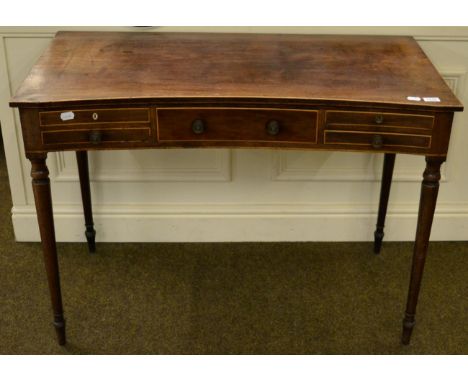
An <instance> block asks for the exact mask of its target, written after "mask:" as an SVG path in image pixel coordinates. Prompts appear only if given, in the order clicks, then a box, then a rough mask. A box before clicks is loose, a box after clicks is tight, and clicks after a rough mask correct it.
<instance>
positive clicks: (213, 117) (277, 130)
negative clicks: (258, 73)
mask: <svg viewBox="0 0 468 382" xmlns="http://www.w3.org/2000/svg"><path fill="white" fill-rule="evenodd" d="M156 113H157V126H158V140H159V141H161V142H163V141H220V142H222V141H224V142H236V141H237V142H239V141H243V142H249V141H250V142H278V143H287V142H300V143H306V144H309V143H310V144H315V143H317V131H318V130H317V121H318V112H317V111H316V110H312V111H310V110H296V109H294V110H290V109H237V108H158V109H157V110H156Z"/></svg>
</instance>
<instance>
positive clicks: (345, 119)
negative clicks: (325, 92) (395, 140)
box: [325, 110, 434, 130]
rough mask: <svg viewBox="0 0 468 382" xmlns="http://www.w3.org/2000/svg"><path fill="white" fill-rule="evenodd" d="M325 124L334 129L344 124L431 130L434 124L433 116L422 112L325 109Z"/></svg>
mask: <svg viewBox="0 0 468 382" xmlns="http://www.w3.org/2000/svg"><path fill="white" fill-rule="evenodd" d="M325 125H326V127H327V128H330V129H336V128H338V127H339V128H344V127H346V126H350V127H351V126H359V125H367V126H376V127H377V126H381V127H386V128H389V129H391V128H392V127H396V128H412V129H425V130H431V129H432V128H433V126H434V116H432V115H422V114H402V113H387V112H385V113H380V112H364V111H339V110H327V111H326V112H325Z"/></svg>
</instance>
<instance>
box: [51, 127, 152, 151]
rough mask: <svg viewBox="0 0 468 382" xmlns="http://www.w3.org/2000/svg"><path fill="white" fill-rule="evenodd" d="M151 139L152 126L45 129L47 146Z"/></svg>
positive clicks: (141, 141) (94, 144)
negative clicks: (101, 128)
mask: <svg viewBox="0 0 468 382" xmlns="http://www.w3.org/2000/svg"><path fill="white" fill-rule="evenodd" d="M150 141H151V128H149V127H142V128H138V127H134V128H125V129H103V130H96V129H74V130H59V131H43V132H42V143H43V144H44V145H45V146H66V145H77V144H78V145H80V144H83V145H88V146H96V147H100V146H105V145H106V144H107V143H122V144H125V143H145V142H150Z"/></svg>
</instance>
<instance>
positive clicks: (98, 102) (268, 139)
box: [10, 32, 463, 345]
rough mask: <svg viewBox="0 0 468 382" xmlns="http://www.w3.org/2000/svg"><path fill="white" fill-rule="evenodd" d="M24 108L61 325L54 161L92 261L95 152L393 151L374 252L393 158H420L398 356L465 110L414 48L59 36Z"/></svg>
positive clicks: (21, 94) (259, 38)
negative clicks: (74, 177) (65, 160)
mask: <svg viewBox="0 0 468 382" xmlns="http://www.w3.org/2000/svg"><path fill="white" fill-rule="evenodd" d="M10 105H11V106H13V107H18V108H19V113H20V117H21V125H22V132H23V139H24V146H25V152H26V156H27V158H28V159H29V160H30V161H31V163H32V171H31V176H32V186H33V190H34V197H35V203H36V209H37V217H38V222H39V228H40V234H41V240H42V246H43V252H44V260H45V265H46V271H47V278H48V283H49V289H50V295H51V299H52V307H53V312H54V326H55V330H56V332H57V336H58V342H59V344H60V345H64V344H65V320H64V316H63V309H62V297H61V292H60V280H59V267H58V260H57V250H56V242H55V233H54V221H53V215H52V198H51V192H50V181H49V172H48V169H47V166H46V157H47V153H48V152H52V151H62V150H67V151H75V152H76V156H77V161H78V170H79V176H80V184H81V193H82V199H83V208H84V215H85V222H86V238H87V241H88V244H89V249H90V251H94V250H95V240H94V238H95V231H94V225H93V217H92V210H91V197H90V188H89V176H88V163H87V151H88V150H113V149H132V150H133V149H143V148H146V149H147V148H155V149H158V148H170V147H206V148H209V147H271V148H295V149H303V150H330V151H344V150H346V151H359V152H373V153H384V155H385V159H384V168H383V178H382V187H381V194H380V205H379V212H378V218H377V229H376V231H375V241H374V251H375V252H376V253H379V251H380V248H381V243H382V238H383V235H384V231H383V228H384V222H385V215H386V210H387V202H388V197H389V192H390V185H391V179H392V173H393V166H394V162H395V155H396V153H405V154H415V155H424V156H425V158H426V168H425V171H424V173H423V179H422V187H421V199H420V206H419V215H418V223H417V230H416V240H415V244H414V255H413V264H412V268H411V280H410V284H409V292H408V300H407V305H406V312H405V315H404V319H403V335H402V342H403V344H408V343H409V341H410V337H411V333H412V330H413V327H414V324H415V313H416V304H417V300H418V294H419V289H420V285H421V278H422V275H423V268H424V262H425V258H426V253H427V247H428V242H429V235H430V231H431V225H432V220H433V216H434V210H435V206H436V199H437V193H438V188H439V179H440V166H441V165H442V163H443V162H444V161H445V159H446V155H447V150H448V146H449V139H450V130H451V126H452V119H453V114H454V112H456V111H461V110H463V106H462V105H461V103H460V102H459V101H458V100H457V98H456V97H455V96H454V95H453V93H452V91H451V90H450V89H449V88H448V86H447V85H446V84H445V82H444V81H443V79H442V78H441V76H440V75H439V73H438V72H437V71H436V69H435V68H434V67H433V65H432V64H431V62H430V61H429V59H428V58H427V57H426V55H425V54H424V52H423V51H422V50H421V49H420V47H419V46H418V44H417V43H416V42H415V41H414V40H413V39H412V38H411V37H389V36H377V37H376V36H372V37H371V36H339V35H335V36H319V35H274V34H203V33H193V34H192V33H190V34H187V33H115V32H108V33H106V32H89V33H88V32H84V33H83V32H59V33H58V34H57V35H56V37H55V38H54V40H53V41H52V43H51V44H50V46H49V47H48V49H47V50H46V51H45V53H44V54H43V55H42V56H41V58H40V59H39V61H38V62H37V63H36V64H35V66H34V67H33V68H32V70H31V72H30V74H29V76H28V77H27V78H26V79H25V81H24V82H23V84H22V85H21V86H20V88H19V89H18V91H17V92H16V95H15V96H14V97H13V99H12V100H11V102H10Z"/></svg>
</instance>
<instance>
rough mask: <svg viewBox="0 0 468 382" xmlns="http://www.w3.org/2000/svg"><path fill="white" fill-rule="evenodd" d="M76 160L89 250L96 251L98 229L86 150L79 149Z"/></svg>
mask: <svg viewBox="0 0 468 382" xmlns="http://www.w3.org/2000/svg"><path fill="white" fill-rule="evenodd" d="M76 161H77V163H78V174H79V177H80V188H81V199H82V201H83V212H84V217H85V227H86V231H85V235H86V240H87V241H88V249H89V252H96V240H95V238H96V231H95V230H94V222H93V210H92V207H91V190H90V187H89V170H88V153H87V152H86V151H77V152H76Z"/></svg>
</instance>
